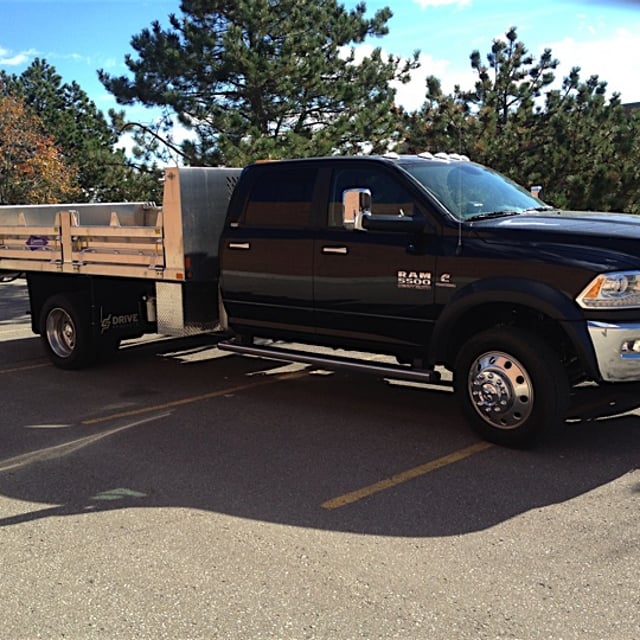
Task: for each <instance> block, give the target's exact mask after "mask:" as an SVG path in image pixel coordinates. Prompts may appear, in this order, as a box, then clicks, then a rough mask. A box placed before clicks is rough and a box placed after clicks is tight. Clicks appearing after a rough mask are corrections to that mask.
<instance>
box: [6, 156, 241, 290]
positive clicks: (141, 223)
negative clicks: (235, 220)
mask: <svg viewBox="0 0 640 640" xmlns="http://www.w3.org/2000/svg"><path fill="white" fill-rule="evenodd" d="M238 174H239V170H238V169H221V168H204V167H188V168H180V169H178V168H172V169H168V170H167V172H166V176H165V183H164V196H163V205H162V207H160V206H157V205H155V204H153V203H145V202H130V203H98V204H46V205H8V206H0V270H3V271H14V272H28V271H43V272H53V273H82V274H86V275H108V276H121V277H133V278H149V279H154V280H172V281H183V280H184V279H185V272H186V270H187V266H188V262H189V256H191V255H194V254H196V253H197V254H198V255H202V253H203V252H204V253H205V254H208V253H211V254H213V256H214V257H216V258H217V236H218V234H219V230H220V228H221V226H222V223H223V220H224V214H225V211H226V207H227V204H228V201H229V197H230V193H231V190H232V189H233V186H234V184H235V179H236V178H237V175H238ZM185 263H187V264H185Z"/></svg>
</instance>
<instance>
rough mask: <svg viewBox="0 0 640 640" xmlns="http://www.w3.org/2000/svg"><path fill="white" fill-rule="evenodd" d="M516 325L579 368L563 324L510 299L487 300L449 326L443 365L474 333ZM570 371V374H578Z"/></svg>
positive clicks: (450, 362) (450, 363)
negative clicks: (507, 301) (498, 301)
mask: <svg viewBox="0 0 640 640" xmlns="http://www.w3.org/2000/svg"><path fill="white" fill-rule="evenodd" d="M500 326H503V327H519V328H520V329H526V330H528V331H531V332H532V333H535V334H537V335H538V336H540V337H541V338H542V339H543V340H544V341H545V342H546V343H547V344H548V345H549V346H550V347H551V349H553V350H554V351H555V352H556V353H557V354H558V356H559V358H560V360H561V362H562V363H563V365H564V366H565V367H566V368H567V369H568V370H570V371H571V370H572V369H573V368H576V369H581V367H580V366H579V364H578V362H579V359H578V354H577V353H576V350H575V348H574V346H573V344H572V342H571V340H570V339H569V336H568V335H567V334H566V332H565V331H564V329H563V328H562V325H561V324H560V323H559V322H557V321H556V320H554V319H553V318H551V317H549V316H547V315H546V314H544V313H542V312H540V311H537V310H535V309H532V308H530V307H527V306H524V305H518V304H511V303H494V302H492V303H487V304H483V305H479V306H477V307H473V308H472V309H468V310H467V311H466V312H465V313H464V314H463V315H461V316H460V317H459V318H457V319H456V321H455V323H454V325H453V326H450V327H448V338H447V342H446V347H445V349H444V350H443V351H442V352H441V354H442V355H443V357H444V362H443V364H445V366H447V367H448V368H452V367H453V364H454V363H455V361H456V357H457V355H458V352H459V351H460V348H461V346H462V345H463V344H464V343H465V342H466V341H467V340H468V339H469V338H470V337H471V336H473V335H476V334H478V333H480V332H481V331H485V330H487V329H493V328H495V327H500ZM581 375H582V372H581V371H577V370H576V371H575V372H573V371H571V375H570V377H571V378H579V377H581Z"/></svg>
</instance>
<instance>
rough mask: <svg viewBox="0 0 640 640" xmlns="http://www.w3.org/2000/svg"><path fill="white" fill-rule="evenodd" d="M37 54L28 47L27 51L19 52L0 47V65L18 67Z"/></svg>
mask: <svg viewBox="0 0 640 640" xmlns="http://www.w3.org/2000/svg"><path fill="white" fill-rule="evenodd" d="M36 55H38V52H37V51H36V50H35V49H29V50H27V51H21V52H20V53H15V54H14V53H13V52H12V51H9V50H8V49H3V48H2V47H0V65H3V66H5V67H18V66H20V65H22V64H25V63H26V62H28V61H29V60H30V59H31V58H33V57H34V56H36Z"/></svg>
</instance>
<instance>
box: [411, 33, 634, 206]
mask: <svg viewBox="0 0 640 640" xmlns="http://www.w3.org/2000/svg"><path fill="white" fill-rule="evenodd" d="M470 61H471V68H472V69H473V70H474V71H475V72H476V74H477V78H478V79H477V81H476V83H475V86H474V88H473V89H471V90H467V91H463V90H462V89H461V88H460V87H455V89H454V91H453V94H452V95H444V94H443V92H442V89H441V84H440V81H439V80H438V79H437V78H433V77H431V78H429V79H428V80H427V92H426V100H425V103H424V105H423V106H422V108H421V109H419V110H418V111H416V112H415V113H411V114H405V118H404V120H405V125H404V126H405V136H404V142H403V144H402V148H403V149H405V150H409V151H414V150H418V149H419V150H433V149H436V150H446V151H456V152H458V153H463V154H466V155H468V156H470V157H471V158H472V159H473V160H476V161H477V162H481V163H484V164H487V165H489V166H492V167H494V168H495V169H498V170H500V171H502V172H503V173H505V174H507V175H508V176H510V177H511V178H513V179H514V180H515V181H516V182H519V183H521V184H524V185H533V184H538V185H542V186H543V194H542V197H543V199H544V200H546V201H547V202H549V203H552V204H555V205H556V206H559V207H565V208H575V209H598V210H605V211H608V210H624V211H630V212H635V213H640V186H639V185H640V181H639V180H638V178H639V177H640V176H639V173H640V168H639V167H638V163H637V161H636V158H637V156H638V153H637V152H638V146H639V145H640V136H639V135H638V134H639V133H640V129H639V127H640V120H639V118H638V117H637V116H635V115H634V114H629V113H627V111H626V110H625V109H624V107H623V105H622V104H621V102H620V96H619V95H616V94H614V95H613V96H612V97H611V98H610V99H608V100H607V98H606V87H607V84H606V82H604V81H602V80H600V79H599V78H598V77H597V76H592V77H591V78H589V79H588V80H587V81H586V82H584V81H582V80H581V79H580V70H579V69H578V68H574V69H572V70H571V72H570V74H569V76H568V77H567V78H565V79H564V81H563V83H562V87H561V89H552V88H551V85H552V84H553V83H554V81H555V75H554V73H553V72H554V69H555V68H556V67H557V65H558V61H557V60H556V59H554V58H553V57H552V54H551V51H550V50H549V49H546V50H545V51H544V52H543V54H542V55H541V56H540V58H539V59H538V60H536V59H535V58H534V57H533V56H532V55H530V54H529V53H528V51H527V49H526V47H525V45H524V44H523V43H522V42H520V41H519V40H518V36H517V30H516V28H515V27H512V28H511V29H510V30H509V31H508V32H507V33H506V38H505V40H500V39H497V40H495V41H494V42H493V44H492V46H491V50H490V51H489V53H488V54H487V55H486V64H485V63H484V62H483V61H482V57H481V55H480V53H479V52H478V51H474V52H472V54H471V56H470Z"/></svg>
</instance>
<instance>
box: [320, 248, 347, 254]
mask: <svg viewBox="0 0 640 640" xmlns="http://www.w3.org/2000/svg"><path fill="white" fill-rule="evenodd" d="M322 253H332V254H340V255H347V253H349V251H348V249H347V247H322Z"/></svg>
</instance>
